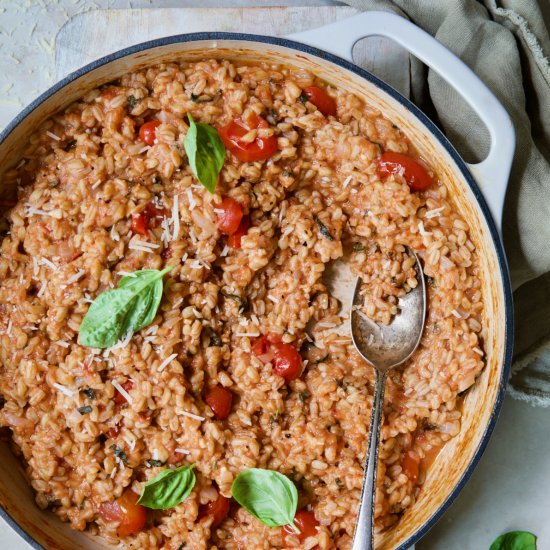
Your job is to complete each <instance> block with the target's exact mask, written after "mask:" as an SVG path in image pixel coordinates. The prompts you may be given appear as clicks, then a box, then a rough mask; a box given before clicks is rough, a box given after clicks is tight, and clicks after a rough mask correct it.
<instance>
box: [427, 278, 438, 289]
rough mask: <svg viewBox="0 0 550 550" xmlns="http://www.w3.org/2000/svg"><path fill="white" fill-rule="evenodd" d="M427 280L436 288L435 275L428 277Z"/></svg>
mask: <svg viewBox="0 0 550 550" xmlns="http://www.w3.org/2000/svg"><path fill="white" fill-rule="evenodd" d="M426 282H427V283H428V284H429V285H430V286H432V287H434V288H435V287H436V286H437V283H436V282H435V279H434V278H433V277H426Z"/></svg>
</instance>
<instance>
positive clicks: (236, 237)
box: [227, 216, 250, 248]
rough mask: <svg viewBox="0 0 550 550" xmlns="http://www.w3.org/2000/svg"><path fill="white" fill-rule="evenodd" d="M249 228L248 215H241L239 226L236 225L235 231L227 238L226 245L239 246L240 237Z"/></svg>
mask: <svg viewBox="0 0 550 550" xmlns="http://www.w3.org/2000/svg"><path fill="white" fill-rule="evenodd" d="M249 228H250V216H243V219H242V220H241V223H240V224H239V227H237V231H235V233H233V235H230V236H229V238H228V239H227V244H228V246H230V247H231V248H241V239H242V238H243V237H244V236H245V235H246V234H247V232H248V229H249Z"/></svg>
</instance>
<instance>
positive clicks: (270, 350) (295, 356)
mask: <svg viewBox="0 0 550 550" xmlns="http://www.w3.org/2000/svg"><path fill="white" fill-rule="evenodd" d="M252 353H253V354H254V355H255V356H256V357H258V358H259V359H260V360H261V361H262V362H264V363H268V362H271V363H272V365H273V370H274V371H275V374H277V375H279V376H281V377H282V378H284V379H285V380H286V381H287V382H290V381H291V380H296V378H298V377H299V376H300V374H301V373H302V358H301V357H300V354H299V353H298V351H297V350H296V348H295V347H294V346H293V345H292V344H286V343H283V342H281V341H280V337H279V336H278V335H271V334H270V335H269V336H260V338H259V339H258V340H256V342H254V344H253V346H252Z"/></svg>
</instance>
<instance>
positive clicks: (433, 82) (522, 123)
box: [346, 0, 550, 406]
mask: <svg viewBox="0 0 550 550" xmlns="http://www.w3.org/2000/svg"><path fill="white" fill-rule="evenodd" d="M346 3H347V4H349V5H350V6H352V7H354V8H357V9H361V10H386V11H393V12H395V13H398V14H400V15H403V16H405V17H408V18H409V19H410V20H411V21H413V22H414V23H415V24H417V25H418V26H420V27H422V28H423V29H424V30H426V31H427V32H429V33H430V34H432V35H433V36H435V37H436V38H437V40H439V41H440V42H441V43H442V44H443V45H444V46H446V47H447V48H448V49H449V50H451V51H452V52H454V53H455V54H456V55H458V56H459V57H460V58H461V59H462V60H463V61H464V62H465V63H466V64H467V65H468V66H469V67H470V68H471V69H473V70H474V71H475V72H476V73H477V75H478V76H479V77H480V78H481V79H482V80H483V81H484V82H485V83H486V84H487V85H488V86H489V88H491V90H492V91H493V93H494V94H495V95H496V96H497V97H498V98H499V99H500V101H501V102H502V104H503V105H504V106H505V108H506V109H507V110H508V112H509V114H510V116H511V117H512V119H513V121H514V125H515V129H516V137H517V149H516V153H515V157H514V162H513V166H512V174H511V177H510V184H509V187H508V193H507V196H506V203H505V209H504V218H503V235H504V243H505V247H506V252H507V255H508V261H509V264H510V270H511V273H512V282H513V286H514V289H515V291H514V300H515V319H516V338H515V357H514V364H513V367H512V370H513V374H512V378H511V380H510V385H509V392H510V394H511V395H512V396H513V397H516V398H518V399H523V400H526V401H528V402H530V403H531V404H534V405H541V406H550V63H549V61H548V56H550V37H549V34H548V26H549V25H550V2H548V0H539V2H537V0H502V1H498V0H483V1H479V2H478V1H476V0H393V1H391V0H346ZM426 82H427V88H426ZM426 89H427V90H428V91H429V94H428V93H424V92H425V91H426ZM411 93H412V99H413V100H414V101H415V102H416V103H417V104H419V106H420V107H421V108H422V109H424V111H425V112H427V114H428V115H430V116H431V117H432V118H433V119H435V121H436V122H438V123H439V124H440V126H441V127H442V129H443V130H444V132H445V133H446V134H447V136H448V137H449V139H450V140H451V142H452V143H453V144H454V145H455V147H456V148H457V149H458V151H459V152H460V153H461V154H462V156H463V157H464V158H465V159H466V160H467V161H470V162H471V161H476V160H482V159H483V157H484V155H485V153H486V152H487V151H488V146H489V138H488V133H487V131H486V129H485V127H484V126H483V124H482V123H481V121H480V120H479V119H478V117H477V116H476V115H475V113H474V112H473V111H472V110H471V109H470V107H469V106H468V105H466V103H465V102H464V100H463V99H462V98H461V97H460V96H459V95H458V94H457V93H456V92H455V91H454V90H453V89H451V88H450V86H448V85H447V84H446V82H444V81H443V79H442V78H440V77H439V76H438V75H437V74H436V73H435V72H434V71H431V70H429V71H426V69H425V68H424V67H423V66H422V65H421V64H420V63H419V62H418V60H416V59H414V58H411Z"/></svg>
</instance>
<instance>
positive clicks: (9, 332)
mask: <svg viewBox="0 0 550 550" xmlns="http://www.w3.org/2000/svg"><path fill="white" fill-rule="evenodd" d="M12 326H13V325H12V322H11V319H10V320H9V322H8V328H7V329H6V334H7V335H10V334H11V329H12Z"/></svg>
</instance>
